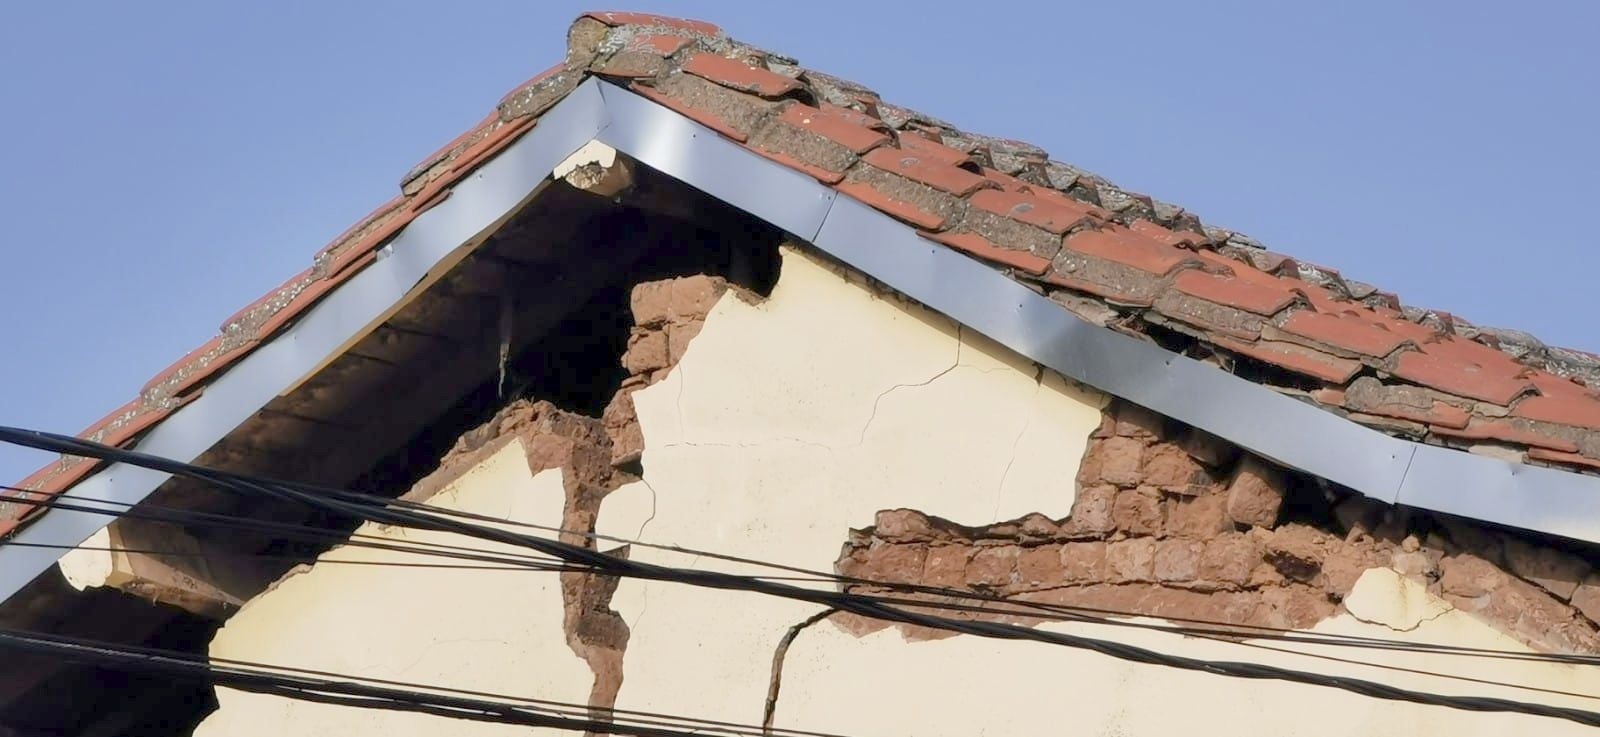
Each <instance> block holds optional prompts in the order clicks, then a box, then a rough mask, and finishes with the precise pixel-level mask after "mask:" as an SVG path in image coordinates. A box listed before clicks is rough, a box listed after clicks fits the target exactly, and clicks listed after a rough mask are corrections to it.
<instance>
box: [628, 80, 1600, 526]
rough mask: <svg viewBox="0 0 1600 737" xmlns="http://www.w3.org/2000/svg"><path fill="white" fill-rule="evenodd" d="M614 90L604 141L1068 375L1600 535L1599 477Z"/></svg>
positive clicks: (1283, 455) (1520, 520)
mask: <svg viewBox="0 0 1600 737" xmlns="http://www.w3.org/2000/svg"><path fill="white" fill-rule="evenodd" d="M600 89H601V93H602V95H603V96H604V97H605V101H606V108H607V109H608V110H609V111H610V113H611V116H612V119H613V121H614V122H613V124H612V125H611V126H610V127H608V128H607V129H606V130H605V131H604V132H603V133H602V134H601V140H602V142H604V143H606V144H607V145H610V146H611V147H613V148H615V149H617V150H619V151H622V152H624V153H626V154H629V155H630V156H633V157H634V158H635V159H638V160H639V161H640V162H642V163H644V164H646V165H648V166H650V167H652V168H655V169H657V170H659V171H662V172H664V173H666V174H669V175H671V176H673V177H675V178H677V179H678V180H679V181H682V182H683V183H685V184H688V185H689V186H692V187H694V188H696V189H699V190H701V191H703V192H706V193H707V194H710V195H712V196H714V197H717V198H718V199H721V200H723V201H725V202H727V203H729V204H731V205H733V206H735V207H738V208H739V209H741V210H743V211H745V212H747V213H749V214H751V215H753V216H755V217H757V218H760V219H762V220H765V221H766V222H768V223H771V224H772V225H774V226H777V227H779V228H782V229H783V230H785V231H787V232H789V233H792V234H794V235H795V236H797V237H799V238H800V239H801V240H804V241H806V242H808V243H811V244H812V245H813V246H815V247H817V248H818V249H820V250H821V251H823V252H824V253H826V254H828V255H830V256H832V257H834V258H836V259H839V260H840V261H842V262H844V263H846V264H849V265H850V266H851V267H853V268H855V269H857V270H858V271H861V272H862V273H864V274H867V275H869V276H871V277H872V278H874V279H877V280H879V281H881V282H883V283H884V284H887V285H889V286H890V287H893V288H894V289H896V290H897V291H899V292H901V293H902V294H905V295H906V296H908V297H910V298H912V299H915V300H917V301H918V302H921V303H922V304H924V305H927V306H928V307H930V308H932V309H934V310H937V311H939V312H942V313H944V314H945V315H948V316H949V317H951V318H952V319H954V320H956V321H958V322H960V323H962V324H963V325H966V326H967V327H970V328H972V329H974V330H977V331H978V332H980V333H983V334H984V335H986V336H988V337H989V338H990V339H992V340H994V341H996V342H998V343H1000V344H1001V345H1004V346H1006V347H1007V348H1010V349H1011V350H1014V351H1016V352H1017V353H1019V354H1021V355H1023V356H1027V357H1028V358H1030V359H1032V360H1034V361H1036V362H1038V363H1040V364H1041V365H1044V366H1047V367H1049V368H1051V369H1052V370H1055V371H1057V372H1060V373H1061V374H1062V375H1064V376H1067V377H1070V378H1072V379H1075V380H1077V381H1081V382H1083V383H1084V384H1087V385H1089V386H1092V387H1094V388H1096V389H1099V390H1101V391H1104V392H1106V393H1108V394H1113V395H1115V396H1118V397H1121V398H1123V399H1126V400H1129V401H1131V402H1134V403H1137V404H1140V405H1143V406H1145V407H1148V408H1150V409H1152V410H1154V411H1156V412H1159V413H1161V414H1163V415H1166V416H1168V417H1171V418H1173V419H1175V420H1178V421H1180V422H1184V423H1187V424H1189V425H1193V426H1195V427H1198V428H1200V429H1202V430H1205V431H1207V432H1210V433H1212V434H1214V435H1217V436H1218V437H1221V438H1223V439H1225V440H1228V441H1229V442H1232V443H1234V444H1236V445H1239V446H1240V447H1243V448H1245V449H1247V450H1249V451H1251V452H1253V453H1256V454H1259V455H1261V456H1264V457H1267V458H1270V459H1272V460H1274V461H1276V462H1278V463H1281V464H1283V465H1285V466H1288V467H1291V468H1295V469H1299V470H1301V471H1304V472H1306V473H1309V474H1312V475H1315V476H1318V477H1321V478H1324V479H1327V480H1329V481H1332V482H1334V483H1337V484H1340V485H1343V486H1346V487H1349V488H1351V489H1353V490H1355V491H1357V492H1359V493H1361V494H1364V495H1366V496H1369V497H1372V498H1374V499H1378V500H1380V501H1383V502H1386V503H1389V504H1403V505H1407V506H1412V507H1417V508H1420V509H1427V510H1431V511H1435V512H1444V513H1447V514H1455V515H1460V516H1463V517H1470V518H1473V519H1478V520H1483V521H1486V522H1494V523H1498V524H1503V525H1508V526H1511V527H1520V528H1523V529H1527V530H1532V531H1536V532H1543V533H1548V534H1552V535H1560V536H1562V537H1568V538H1573V539H1577V540H1586V541H1589V542H1600V478H1595V477H1592V476H1584V475H1580V474H1575V473H1567V472H1564V471H1558V470H1555V469H1550V468H1541V467H1537V466H1529V465H1526V464H1521V463H1512V462H1509V461H1503V460H1499V459H1495V458H1489V457H1486V456H1479V455H1474V454H1471V453H1465V452H1462V451H1459V450H1453V449H1448V448H1440V447H1437V446H1431V445H1424V444H1422V443H1416V442H1412V441H1409V440H1404V439H1401V438H1396V437H1393V436H1390V435H1385V434H1383V433H1381V432H1378V431H1376V430H1373V429H1370V428H1367V427H1364V426H1362V425H1359V424H1357V423H1354V422H1350V421H1349V420H1346V419H1344V418H1342V417H1339V416H1338V415H1335V414H1333V413H1331V412H1327V411H1325V410H1322V409H1319V408H1317V407H1314V406H1312V405H1310V404H1308V403H1306V402H1301V401H1299V400H1296V399H1294V398H1292V397H1289V396H1286V395H1284V394H1280V393H1278V392H1276V391H1273V390H1272V389H1269V388H1267V387H1264V386H1261V385H1259V384H1256V383H1253V382H1250V381H1247V380H1245V379H1241V378H1239V377H1237V376H1234V375H1232V374H1230V373H1227V372H1225V371H1223V370H1221V369H1219V368H1217V367H1215V366H1211V365H1209V364H1204V363H1201V362H1199V361H1195V360H1193V359H1190V358H1186V357H1184V356H1180V355H1177V354H1175V353H1172V352H1170V351H1167V350H1165V349H1163V348H1161V347H1159V346H1157V345H1155V344H1153V343H1149V342H1147V341H1142V340H1139V339H1136V338H1133V337H1131V336H1128V335H1123V334H1121V333H1118V332H1115V331H1112V330H1108V329H1106V328H1102V327H1099V326H1097V325H1092V324H1090V323H1087V322H1084V321H1083V320H1080V319H1078V318H1077V317H1076V316H1074V315H1073V314H1072V313H1070V312H1068V311H1066V310H1065V309H1063V308H1062V307H1061V306H1060V305H1057V304H1055V303H1054V302H1051V301H1050V300H1049V299H1048V298H1046V297H1043V296H1041V295H1039V294H1037V293H1035V292H1033V291H1032V290H1030V289H1028V288H1027V287H1024V286H1023V285H1021V284H1019V283H1017V282H1015V281H1013V280H1011V279H1010V278H1008V277H1006V276H1005V275H1004V274H1001V273H1000V272H998V271H996V270H994V269H993V268H991V267H989V266H987V265H985V264H982V263H979V262H977V261H975V260H973V259H971V258H969V257H967V256H966V255H964V254H961V253H958V252H956V251H953V250H951V249H948V248H945V247H943V246H940V245H937V244H934V243H931V242H929V241H927V240H924V239H923V238H921V237H920V236H918V235H917V232H916V231H915V230H914V229H913V228H911V227H910V226H907V225H905V224H904V223H901V222H899V221H897V220H895V219H893V218H891V217H889V216H887V215H884V214H883V213H881V212H878V211H877V210H875V209H873V208H871V207H868V206H866V205H863V204H861V203H860V202H857V201H856V200H854V199H852V198H850V197H849V196H847V195H839V194H838V193H836V192H835V191H834V190H833V189H831V188H829V187H825V186H823V185H822V184H820V183H818V182H816V181H815V180H814V179H812V178H810V177H807V176H805V175H802V174H800V173H798V172H795V171H793V170H791V169H789V168H787V167H784V166H782V165H779V164H776V163H774V162H771V161H768V160H767V159H764V158H762V157H760V156H758V155H756V154H754V153H752V152H750V151H748V150H746V149H745V148H744V147H743V146H739V145H737V144H735V143H733V142H731V141H728V140H726V139H724V138H722V137H721V136H719V135H718V134H717V133H716V132H714V131H712V130H710V129H708V128H705V127H704V126H701V125H700V124H698V123H695V122H693V121H691V120H689V119H688V118H685V117H683V116H682V115H679V114H678V113H677V112H675V111H673V110H670V109H668V108H665V107H662V106H660V105H657V104H655V103H653V102H651V101H649V100H646V99H644V98H642V97H640V96H638V95H635V94H633V93H631V92H628V91H627V90H624V89H622V88H620V87H617V86H614V85H611V84H607V83H601V84H600ZM822 202H826V203H828V206H827V207H826V208H821V207H820V206H819V203H822Z"/></svg>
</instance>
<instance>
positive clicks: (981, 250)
mask: <svg viewBox="0 0 1600 737" xmlns="http://www.w3.org/2000/svg"><path fill="white" fill-rule="evenodd" d="M922 237H924V238H928V239H930V240H933V241H935V242H938V243H943V244H944V245H947V246H950V247H951V248H954V249H956V250H958V251H963V252H966V253H969V254H972V255H973V256H976V257H978V258H980V259H982V260H984V261H993V262H995V263H997V264H1002V265H1005V266H1009V267H1011V268H1013V269H1016V270H1018V271H1021V272H1023V273H1025V274H1031V275H1033V276H1038V275H1040V274H1043V273H1044V272H1045V270H1046V269H1048V268H1050V259H1047V258H1042V257H1039V256H1035V255H1033V254H1032V253H1029V252H1028V251H1019V250H1016V249H1012V248H1004V247H1001V246H997V245H995V244H994V243H992V242H990V241H989V239H987V238H984V237H983V236H981V235H978V234H977V233H971V232H965V233H957V232H944V233H924V234H922Z"/></svg>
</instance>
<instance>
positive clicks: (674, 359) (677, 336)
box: [667, 320, 705, 366]
mask: <svg viewBox="0 0 1600 737" xmlns="http://www.w3.org/2000/svg"><path fill="white" fill-rule="evenodd" d="M704 326H705V323H704V322H701V321H699V320H695V321H692V322H684V323H673V324H672V325H668V326H667V364H668V365H670V366H676V365H678V361H679V360H682V358H683V354H684V353H685V352H686V351H688V350H689V342H690V341H692V340H694V339H695V336H697V335H699V334H700V328H702V327H704Z"/></svg>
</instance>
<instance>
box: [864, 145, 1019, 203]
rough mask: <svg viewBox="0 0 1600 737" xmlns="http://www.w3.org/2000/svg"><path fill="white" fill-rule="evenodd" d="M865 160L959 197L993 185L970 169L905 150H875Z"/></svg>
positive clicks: (884, 147) (881, 148)
mask: <svg viewBox="0 0 1600 737" xmlns="http://www.w3.org/2000/svg"><path fill="white" fill-rule="evenodd" d="M862 160H863V161H865V162H866V163H868V164H871V165H872V166H875V167H877V168H879V169H882V170H884V171H888V172H893V173H895V174H898V175H900V176H903V177H905V178H907V179H911V180H915V181H918V182H921V183H923V184H926V185H928V186H930V187H933V188H936V189H940V190H943V191H945V192H949V193H950V194H953V195H957V196H965V195H968V194H971V193H972V192H974V191H977V190H978V189H979V188H980V187H984V186H986V185H988V186H992V185H990V183H989V181H988V180H986V179H984V178H983V177H982V176H979V175H977V174H973V173H972V172H970V171H967V170H966V169H962V168H960V167H958V166H956V165H954V164H951V163H949V162H946V161H942V160H939V159H935V158H929V157H927V156H924V155H918V154H916V153H913V152H910V151H906V150H904V149H898V148H892V147H888V146H883V147H879V148H875V149H873V150H871V151H868V152H867V154H866V155H865V156H863V157H862Z"/></svg>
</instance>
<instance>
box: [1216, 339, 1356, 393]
mask: <svg viewBox="0 0 1600 737" xmlns="http://www.w3.org/2000/svg"><path fill="white" fill-rule="evenodd" d="M1212 342H1214V343H1216V344H1217V345H1218V346H1220V347H1222V348H1226V349H1228V350H1230V351H1233V352H1234V353H1238V354H1240V355H1243V356H1248V357H1250V358H1253V359H1255V360H1257V361H1261V362H1263V363H1268V364H1272V365H1273V366H1277V367H1279V368H1282V369H1287V370H1289V371H1293V372H1295V373H1297V374H1305V375H1306V376H1310V377H1314V378H1318V379H1322V380H1323V381H1329V382H1332V383H1335V384H1344V383H1346V382H1348V381H1350V378H1351V377H1353V376H1355V375H1356V373H1357V372H1359V371H1361V362H1360V361H1352V360H1350V359H1348V358H1340V357H1338V356H1333V355H1329V354H1327V353H1323V352H1322V351H1319V350H1317V349H1315V348H1308V347H1306V346H1303V345H1300V344H1298V343H1287V342H1284V341H1281V340H1258V341H1254V342H1247V341H1242V340H1234V339H1232V338H1227V337H1218V338H1216V339H1215V340H1213V341H1212Z"/></svg>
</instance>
